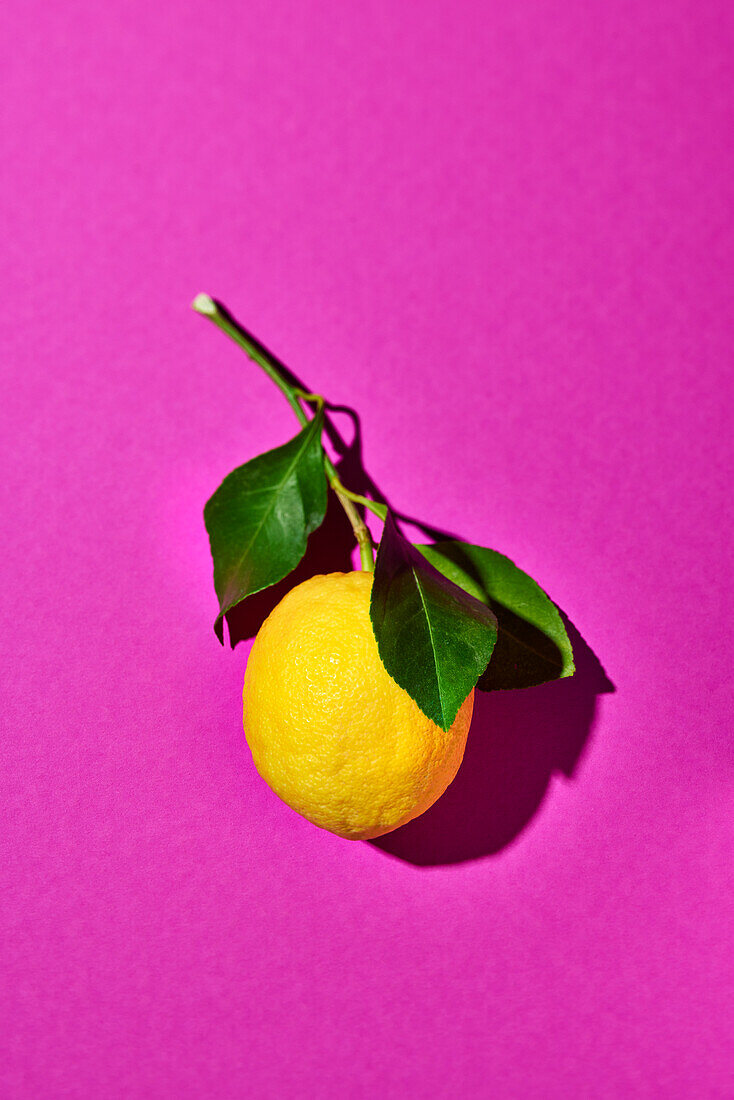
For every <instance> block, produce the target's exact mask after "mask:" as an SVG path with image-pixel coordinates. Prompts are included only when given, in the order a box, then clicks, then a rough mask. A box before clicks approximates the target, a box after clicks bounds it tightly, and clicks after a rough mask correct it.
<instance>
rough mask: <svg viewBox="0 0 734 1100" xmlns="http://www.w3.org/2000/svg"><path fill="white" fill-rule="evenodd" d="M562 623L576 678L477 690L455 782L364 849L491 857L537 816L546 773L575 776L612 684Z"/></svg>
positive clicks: (435, 857)
mask: <svg viewBox="0 0 734 1100" xmlns="http://www.w3.org/2000/svg"><path fill="white" fill-rule="evenodd" d="M564 622H565V624H566V628H567V630H568V634H569V637H570V639H571V644H572V646H573V651H574V658H575V661H576V673H575V675H574V676H571V677H569V678H568V679H566V680H555V681H554V682H553V683H550V684H541V685H539V686H538V687H531V688H525V689H523V690H521V691H494V692H482V691H477V692H476V693H475V695H474V718H473V720H472V724H471V729H470V731H469V738H468V740H467V745H466V753H465V754H464V762H463V764H462V765H461V768H460V769H459V774H458V775H457V776H456V779H455V780H454V782H453V783H452V784H451V786H450V787H449V789H448V790H447V791H446V793H445V794H444V795H443V796H442V797H441V798H439V800H438V802H436V803H435V804H434V805H433V806H432V807H431V808H430V810H427V811H426V813H424V814H422V815H421V816H420V817H418V818H416V820H415V821H410V822H409V823H408V824H407V825H403V827H402V828H401V829H396V830H395V832H394V833H388V835H387V836H382V837H379V838H378V839H377V840H372V841H370V842H369V843H370V844H373V845H374V846H375V847H376V848H381V849H382V851H383V852H388V853H389V854H390V855H392V856H396V857H397V858H399V859H403V860H406V861H407V862H408V863H414V864H417V865H418V866H422V867H427V866H433V865H437V864H446V863H462V862H464V861H465V860H469V859H479V858H480V857H481V856H489V855H494V854H496V853H497V852H501V851H502V849H503V848H506V847H507V846H508V845H509V844H511V843H512V842H513V841H514V840H515V839H516V838H517V837H518V836H519V835H520V834H521V833H522V831H523V829H524V828H525V827H526V825H528V824H529V822H530V821H531V820H532V818H533V817H534V816H535V813H536V811H537V810H538V809H539V807H540V805H541V803H542V801H543V799H544V797H545V794H546V791H547V790H548V786H549V784H550V781H551V778H552V776H553V775H554V774H555V773H560V774H562V775H565V776H567V777H568V778H571V777H572V776H573V775H574V773H575V771H576V768H577V766H578V763H579V760H580V759H581V756H582V754H583V751H584V748H585V746H586V744H587V742H588V739H589V735H590V734H591V731H592V729H593V725H594V718H595V715H596V709H597V697H598V696H599V695H601V694H604V693H606V692H611V691H614V687H613V685H612V684H611V682H610V681H609V680H608V678H607V676H606V674H605V672H604V670H603V668H602V666H601V664H600V663H599V661H598V659H597V658H596V656H595V655H594V653H593V652H592V651H591V649H589V647H588V646H587V645H586V643H585V642H584V640H583V638H582V637H581V635H580V634H579V632H578V631H577V630H576V629H575V628H574V627H573V626H572V624H571V623H570V622H569V621H568V619H567V618H566V617H565V616H564Z"/></svg>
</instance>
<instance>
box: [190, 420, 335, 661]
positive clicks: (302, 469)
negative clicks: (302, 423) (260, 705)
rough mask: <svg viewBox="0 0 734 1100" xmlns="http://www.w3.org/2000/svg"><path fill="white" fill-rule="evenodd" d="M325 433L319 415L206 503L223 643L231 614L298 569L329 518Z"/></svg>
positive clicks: (228, 481)
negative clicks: (310, 540)
mask: <svg viewBox="0 0 734 1100" xmlns="http://www.w3.org/2000/svg"><path fill="white" fill-rule="evenodd" d="M322 429H323V413H322V412H321V410H319V411H318V412H317V414H316V416H314V418H313V419H312V420H311V421H310V422H309V423H308V424H307V426H306V427H305V428H304V429H303V431H301V432H299V433H298V435H297V436H296V437H295V439H292V440H291V441H290V443H286V444H284V445H283V446H282V447H276V448H275V450H272V451H267V452H266V453H265V454H262V455H258V457H257V458H253V459H252V461H251V462H246V463H245V465H244V466H238V467H237V469H236V470H233V471H232V473H231V474H229V475H228V476H227V477H225V479H224V481H223V482H222V484H221V485H220V486H219V488H218V489H217V491H216V492H215V493H214V495H213V496H212V497H211V498H210V499H209V500H208V501H207V503H206V506H205V508H204V523H205V525H206V529H207V531H208V532H209V542H210V544H211V551H212V559H213V561H214V588H215V590H216V593H217V596H218V598H219V614H218V615H217V618H216V620H215V623H214V630H215V631H216V634H217V637H218V638H219V640H220V642H222V643H224V625H223V619H224V616H225V614H226V613H227V612H228V611H230V610H231V609H232V608H233V607H235V606H236V605H237V604H238V603H241V602H242V600H244V599H246V598H247V597H248V596H251V595H253V594H254V593H255V592H260V591H261V590H262V589H263V588H267V587H268V586H269V585H271V584H275V583H276V581H279V580H282V579H283V577H285V576H286V575H287V574H288V573H290V572H291V570H292V569H295V567H296V566H297V565H298V563H299V561H300V560H301V558H302V557H303V555H304V554H305V552H306V541H307V539H308V536H309V535H310V534H311V532H312V531H315V530H316V528H317V527H318V526H319V525H320V524H321V522H322V520H323V518H324V515H325V513H326V475H325V473H324V453H323V449H322V446H321V432H322Z"/></svg>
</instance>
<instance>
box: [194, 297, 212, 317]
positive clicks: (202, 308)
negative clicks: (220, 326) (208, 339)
mask: <svg viewBox="0 0 734 1100" xmlns="http://www.w3.org/2000/svg"><path fill="white" fill-rule="evenodd" d="M191 308H192V309H195V310H196V312H197V313H203V314H204V316H205V317H215V316H216V314H217V303H216V302H215V301H214V299H213V298H210V297H209V295H208V294H197V295H196V297H195V298H194V300H193V302H192V303H191Z"/></svg>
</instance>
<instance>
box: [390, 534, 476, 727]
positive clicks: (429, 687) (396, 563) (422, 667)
mask: <svg viewBox="0 0 734 1100" xmlns="http://www.w3.org/2000/svg"><path fill="white" fill-rule="evenodd" d="M370 618H371V619H372V627H373V629H374V632H375V638H376V639H377V649H378V652H379V654H380V659H381V660H382V663H383V664H384V666H385V668H386V669H387V671H388V672H389V673H390V675H391V676H392V678H393V680H395V681H396V682H397V683H398V684H399V685H400V687H402V688H404V689H405V691H407V692H408V694H409V695H410V696H411V698H413V699H414V700H415V702H416V703H417V704H418V706H419V707H420V709H421V710H422V711H423V713H424V714H425V715H426V716H427V717H428V718H430V719H431V721H433V722H435V723H436V725H438V726H440V727H441V729H444V730H447V729H449V728H450V727H451V724H452V723H453V721H454V719H455V718H456V715H457V713H458V711H459V708H460V706H461V704H462V703H463V702H464V700H465V699H466V697H467V695H468V694H469V692H470V691H471V689H472V688H473V687H474V685H475V684H476V682H477V680H478V679H479V677H480V676H481V675H482V673H483V672H484V670H485V669H486V667H487V662H488V661H489V658H490V657H491V656H492V650H493V648H494V644H495V641H496V639H497V620H496V619H495V617H494V615H493V613H492V612H491V611H490V610H489V608H487V607H486V606H485V605H484V604H483V603H480V601H479V600H476V599H475V598H474V597H473V596H471V595H467V594H466V592H465V591H463V590H462V589H461V588H459V587H457V586H456V585H455V584H452V583H451V582H450V581H447V580H446V578H445V577H443V576H441V574H440V573H439V572H437V570H435V569H434V568H433V567H432V566H431V565H429V564H428V563H427V562H426V560H425V558H424V557H423V556H422V555H421V554H419V553H418V551H417V550H416V549H415V547H413V546H411V544H410V543H409V542H408V540H407V539H405V538H403V536H402V535H401V534H400V532H399V531H398V529H397V527H396V526H395V521H394V519H393V517H392V513H390V512H388V514H387V520H386V522H385V529H384V531H383V535H382V541H381V542H380V548H379V551H378V554H377V562H376V564H375V579H374V583H373V585H372V597H371V603H370Z"/></svg>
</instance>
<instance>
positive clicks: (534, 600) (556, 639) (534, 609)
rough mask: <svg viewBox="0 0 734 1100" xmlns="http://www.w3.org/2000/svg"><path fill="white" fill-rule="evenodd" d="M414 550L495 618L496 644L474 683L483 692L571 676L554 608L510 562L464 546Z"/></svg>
mask: <svg viewBox="0 0 734 1100" xmlns="http://www.w3.org/2000/svg"><path fill="white" fill-rule="evenodd" d="M418 549H419V550H420V552H421V554H423V555H424V557H426V558H427V559H428V561H430V563H431V564H432V565H434V566H435V567H436V569H438V570H439V571H440V572H441V573H443V575H444V576H445V577H448V579H449V580H451V581H453V582H454V584H458V585H460V586H461V588H463V589H464V591H465V592H468V593H469V594H470V595H472V596H475V597H476V598H477V599H478V600H481V601H482V603H485V604H487V605H488V606H489V607H491V608H492V610H493V611H494V613H495V615H496V616H497V621H498V623H499V634H498V637H497V645H496V647H495V650H494V653H493V654H492V661H491V663H490V665H489V667H488V669H487V671H486V672H485V673H484V675H483V676H482V678H481V679H480V681H479V685H478V686H479V687H480V688H481V689H482V690H483V691H496V690H502V689H509V688H524V687H533V686H534V685H535V684H544V683H546V681H548V680H557V679H560V678H562V677H564V676H573V673H574V663H573V652H572V649H571V643H570V641H569V639H568V634H567V633H566V628H565V627H564V625H563V621H562V619H561V616H560V615H559V613H558V608H557V607H556V606H555V604H554V603H553V602H552V601H551V600H550V599H549V598H548V597H547V596H546V594H545V592H544V591H543V590H542V588H540V587H539V586H538V585H537V584H536V583H535V581H534V580H533V579H532V578H531V577H529V576H528V575H527V573H523V571H522V569H518V567H517V566H516V565H515V564H514V563H513V562H511V561H510V559H509V558H506V557H505V556H504V554H498V553H497V551H496V550H487V549H486V548H485V547H483V546H472V545H470V544H469V543H464V542H440V543H437V544H436V545H435V546H419V547H418Z"/></svg>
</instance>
